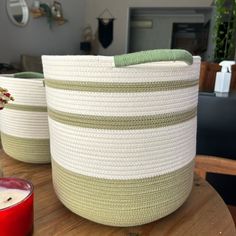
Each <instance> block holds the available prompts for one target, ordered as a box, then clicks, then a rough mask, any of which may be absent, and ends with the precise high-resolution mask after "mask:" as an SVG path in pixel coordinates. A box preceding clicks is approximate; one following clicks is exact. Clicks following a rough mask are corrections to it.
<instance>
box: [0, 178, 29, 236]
mask: <svg viewBox="0 0 236 236" xmlns="http://www.w3.org/2000/svg"><path fill="white" fill-rule="evenodd" d="M32 232H33V185H32V184H31V183H30V182H28V181H26V180H23V179H17V178H0V235H1V236H28V235H31V234H32Z"/></svg>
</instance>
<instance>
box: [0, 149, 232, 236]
mask: <svg viewBox="0 0 236 236" xmlns="http://www.w3.org/2000/svg"><path fill="white" fill-rule="evenodd" d="M0 161H1V165H2V167H3V173H4V176H6V177H9V176H11V177H20V178H25V179H28V180H30V181H32V182H33V184H34V186H35V213H34V215H35V222H34V236H38V235H40V236H41V235H42V236H54V235H56V236H59V235H61V236H67V235H68V236H73V235H74V236H81V235H82V236H90V235H91V236H108V235H109V236H146V235H147V236H148V235H150V236H152V235H153V236H174V235H178V236H217V235H223V236H234V235H236V231H235V227H234V223H233V220H232V217H231V215H230V213H229V211H228V209H227V207H226V205H225V203H224V202H223V200H222V199H221V198H220V197H219V195H218V194H217V193H216V191H215V190H214V189H213V188H212V187H211V186H210V185H209V184H208V183H207V182H206V181H204V180H203V179H201V178H199V177H197V176H195V179H194V186H193V191H192V193H191V195H190V197H189V198H188V200H187V201H186V202H185V204H184V205H183V206H182V207H181V208H179V209H178V210H177V211H176V212H174V213H173V214H171V215H169V216H167V217H165V218H163V219H161V220H158V221H156V222H152V223H150V224H146V225H143V226H137V227H127V228H118V227H109V226H104V225H100V224H96V223H94V222H91V221H88V220H86V219H84V218H81V217H79V216H77V215H75V214H73V213H72V212H70V211H69V210H67V209H66V208H65V207H64V206H63V205H62V204H61V203H60V202H59V200H58V199H57V197H56V195H55V193H54V191H53V186H52V181H51V166H50V165H31V164H25V163H21V162H18V161H15V160H13V159H11V158H10V157H8V156H7V155H6V154H4V152H3V151H2V150H0Z"/></svg>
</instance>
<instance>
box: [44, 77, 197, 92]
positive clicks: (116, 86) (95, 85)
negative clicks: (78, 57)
mask: <svg viewBox="0 0 236 236" xmlns="http://www.w3.org/2000/svg"><path fill="white" fill-rule="evenodd" d="M45 84H46V85H47V86H48V87H50V88H55V89H63V90H72V91H86V92H101V93H137V92H155V91H168V90H176V89H183V88H189V87H193V86H196V85H197V84H198V79H196V80H180V81H159V82H147V83H108V82H79V81H67V80H52V79H46V80H45Z"/></svg>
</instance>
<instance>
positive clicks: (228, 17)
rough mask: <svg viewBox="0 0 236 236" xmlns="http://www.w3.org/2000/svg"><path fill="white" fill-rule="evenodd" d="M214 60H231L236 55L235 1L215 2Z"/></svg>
mask: <svg viewBox="0 0 236 236" xmlns="http://www.w3.org/2000/svg"><path fill="white" fill-rule="evenodd" d="M215 6H216V16H215V30H214V41H215V53H214V60H215V61H216V62H220V61H222V60H233V59H236V58H235V54H236V47H235V44H236V0H215Z"/></svg>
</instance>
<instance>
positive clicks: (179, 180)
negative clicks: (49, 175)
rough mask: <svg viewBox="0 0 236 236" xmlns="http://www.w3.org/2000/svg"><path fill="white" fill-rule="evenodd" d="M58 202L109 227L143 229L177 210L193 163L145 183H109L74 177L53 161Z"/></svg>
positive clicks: (188, 184) (189, 183)
mask: <svg viewBox="0 0 236 236" xmlns="http://www.w3.org/2000/svg"><path fill="white" fill-rule="evenodd" d="M52 166H53V168H52V170H53V183H54V188H55V191H56V194H57V196H58V198H59V199H60V200H61V202H62V203H63V204H64V205H65V206H66V207H67V208H69V209H70V210H71V211H73V212H74V213H76V214H78V215H80V216H82V217H84V218H87V219H89V220H92V221H95V222H98V223H101V224H105V225H111V226H135V225H142V224H146V223H149V222H152V221H155V220H157V219H160V218H162V217H164V216H166V215H168V214H170V213H172V212H173V211H175V210H176V209H178V208H179V207H180V206H181V205H182V204H183V202H184V201H185V200H186V198H187V197H188V196H189V193H190V191H191V189H192V181H193V162H191V163H189V164H188V165H186V166H184V167H183V168H181V169H179V170H177V171H174V172H171V173H168V174H164V175H161V176H155V177H152V178H146V179H132V180H109V179H101V178H95V177H88V176H83V175H79V174H76V173H73V172H71V171H68V170H66V169H65V168H63V167H62V166H60V165H59V164H58V163H57V162H55V160H53V161H52Z"/></svg>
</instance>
